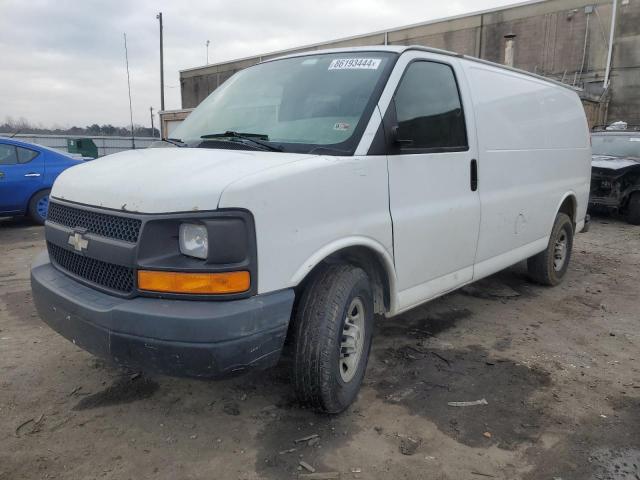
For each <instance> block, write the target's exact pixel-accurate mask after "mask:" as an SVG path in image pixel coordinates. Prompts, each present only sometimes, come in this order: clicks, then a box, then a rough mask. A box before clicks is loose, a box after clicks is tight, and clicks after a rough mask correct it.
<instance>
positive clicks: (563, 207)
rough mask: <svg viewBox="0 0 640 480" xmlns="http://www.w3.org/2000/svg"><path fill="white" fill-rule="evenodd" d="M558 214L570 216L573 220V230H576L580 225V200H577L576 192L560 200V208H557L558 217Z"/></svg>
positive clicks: (565, 195) (569, 193)
mask: <svg viewBox="0 0 640 480" xmlns="http://www.w3.org/2000/svg"><path fill="white" fill-rule="evenodd" d="M558 213H565V214H566V215H568V216H569V218H570V219H571V223H573V228H574V230H575V227H576V224H577V223H578V219H577V215H578V200H577V198H576V194H575V192H573V191H571V192H567V193H565V194H564V196H563V197H562V200H560V202H559V203H558V206H557V207H556V215H557V214H558ZM554 219H555V216H554ZM552 223H553V221H552Z"/></svg>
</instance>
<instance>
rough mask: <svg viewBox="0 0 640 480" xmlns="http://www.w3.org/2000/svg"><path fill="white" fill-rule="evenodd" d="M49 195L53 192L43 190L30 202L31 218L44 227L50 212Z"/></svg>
mask: <svg viewBox="0 0 640 480" xmlns="http://www.w3.org/2000/svg"><path fill="white" fill-rule="evenodd" d="M49 193H51V190H41V191H39V192H38V193H36V194H35V195H34V196H33V197H31V200H30V201H29V216H30V217H31V220H33V221H34V222H35V223H37V224H38V225H44V221H45V220H46V219H47V211H48V210H49Z"/></svg>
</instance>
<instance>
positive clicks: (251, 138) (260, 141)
mask: <svg viewBox="0 0 640 480" xmlns="http://www.w3.org/2000/svg"><path fill="white" fill-rule="evenodd" d="M200 138H204V139H207V138H222V139H224V138H237V139H239V140H244V141H246V142H251V143H253V144H255V145H259V146H261V147H263V150H264V149H266V150H271V151H272V152H282V150H283V149H282V147H277V146H275V145H271V144H269V143H267V142H268V141H269V136H268V135H264V134H262V133H238V132H233V131H231V130H227V131H226V132H224V133H210V134H208V135H202V136H201V137H200Z"/></svg>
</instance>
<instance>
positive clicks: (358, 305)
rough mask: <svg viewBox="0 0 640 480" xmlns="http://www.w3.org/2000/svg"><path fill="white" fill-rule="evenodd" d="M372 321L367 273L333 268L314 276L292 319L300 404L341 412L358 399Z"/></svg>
mask: <svg viewBox="0 0 640 480" xmlns="http://www.w3.org/2000/svg"><path fill="white" fill-rule="evenodd" d="M373 318H374V315H373V296H372V292H371V285H370V282H369V278H368V276H367V274H366V273H365V272H364V270H362V269H360V268H358V267H355V266H352V265H347V264H338V265H335V264H331V265H326V266H323V267H321V269H320V270H319V271H318V272H316V273H315V274H314V276H313V277H312V278H311V280H310V282H309V283H308V284H307V285H306V287H305V289H304V291H303V293H302V296H301V298H300V301H299V303H298V306H297V309H296V314H295V318H294V322H295V323H294V330H293V345H292V346H293V383H294V387H295V390H296V393H297V396H298V399H299V400H300V401H301V402H302V403H304V404H307V405H309V406H311V407H312V408H314V409H315V410H318V411H321V412H326V413H339V412H341V411H343V410H344V409H346V408H347V407H348V406H349V405H350V404H351V403H352V402H353V401H354V400H355V398H356V396H357V394H358V391H359V389H360V385H361V383H362V379H363V377H364V373H365V370H366V367H367V360H368V357H369V350H370V348H371V335H372V333H373ZM357 349H359V354H357V352H356V350H357ZM352 354H353V355H354V356H353V357H351V358H350V357H349V356H350V355H352ZM355 355H357V357H356V356H355Z"/></svg>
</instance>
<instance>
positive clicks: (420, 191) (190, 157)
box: [32, 46, 591, 412]
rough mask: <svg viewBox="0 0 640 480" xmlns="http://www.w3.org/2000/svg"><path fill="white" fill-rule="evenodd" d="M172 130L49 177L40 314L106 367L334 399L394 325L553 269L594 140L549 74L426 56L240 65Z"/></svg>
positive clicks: (330, 55) (319, 57) (581, 209)
mask: <svg viewBox="0 0 640 480" xmlns="http://www.w3.org/2000/svg"><path fill="white" fill-rule="evenodd" d="M174 136H175V138H173V139H166V140H165V141H164V142H162V143H161V144H159V145H158V146H159V147H166V148H149V149H146V150H132V151H127V152H121V153H117V154H114V155H109V156H107V157H103V158H102V159H99V160H96V161H94V162H91V163H88V164H84V165H80V166H77V167H74V168H72V169H70V170H67V171H66V172H64V173H63V174H62V175H61V176H60V177H59V178H58V180H57V181H56V183H55V185H54V187H53V190H52V192H51V204H50V207H49V216H48V220H47V222H46V240H47V252H44V253H43V254H42V255H41V256H40V257H39V258H38V259H37V260H36V262H35V264H34V265H33V268H32V288H33V297H34V300H35V303H36V305H37V308H38V311H39V313H40V316H41V317H42V319H43V320H44V321H45V322H46V323H48V324H49V325H50V326H51V327H52V328H54V329H55V330H57V331H58V332H59V333H61V334H62V335H64V336H65V337H67V338H68V339H70V340H72V341H73V342H74V343H75V344H77V345H79V346H81V347H83V348H85V349H86V350H88V351H90V352H93V353H94V354H96V355H99V356H103V357H107V358H111V359H114V360H115V361H116V362H117V363H119V364H124V365H129V366H133V367H139V368H141V369H145V370H151V371H157V372H162V373H166V374H171V375H186V376H193V377H204V378H214V377H219V376H224V375H228V374H233V373H237V372H241V371H244V370H247V369H250V368H264V367H267V366H271V365H274V364H275V363H276V362H277V361H278V359H279V357H280V353H281V350H282V348H283V345H284V343H285V340H287V341H288V342H291V345H292V352H293V362H292V363H293V374H292V379H293V383H294V386H295V388H296V390H297V393H298V395H299V397H300V399H301V400H302V401H303V402H307V403H309V404H311V405H312V406H313V407H315V408H316V409H319V410H323V411H327V412H339V411H341V410H343V409H345V408H346V407H347V406H348V405H349V404H350V403H351V402H352V401H353V400H354V398H355V396H356V394H357V392H358V389H359V387H360V384H361V381H362V378H363V376H364V373H365V369H366V365H367V357H368V355H369V348H370V346H371V335H372V332H373V319H374V314H381V315H383V316H387V317H390V316H393V315H397V314H399V313H401V312H404V311H406V310H408V309H410V308H412V307H415V306H416V305H420V304H422V303H424V302H427V301H429V300H431V299H433V298H435V297H437V296H439V295H443V294H445V293H447V292H450V291H451V290H454V289H456V288H458V287H460V286H462V285H465V284H467V283H469V282H472V281H474V280H477V279H479V278H482V277H485V276H487V275H490V274H492V273H494V272H497V271H499V270H501V269H503V268H505V267H507V266H509V265H512V264H514V263H516V262H518V261H521V260H524V259H528V265H529V270H530V272H531V276H532V278H533V280H535V281H537V282H539V283H542V284H544V285H556V284H558V283H559V282H560V281H561V280H562V278H563V277H564V275H565V273H566V271H567V267H568V265H569V259H570V257H571V247H572V242H573V235H574V232H576V231H580V230H582V229H583V227H584V226H585V216H586V208H587V200H588V195H589V178H590V169H591V164H590V162H591V152H590V144H589V133H588V127H587V122H586V120H585V115H584V112H583V109H582V105H581V103H580V100H579V98H578V95H577V94H576V93H575V92H574V91H572V90H571V89H570V88H567V87H565V86H563V85H561V84H558V83H553V82H551V81H548V80H545V79H543V78H540V77H536V76H535V75H530V74H526V73H523V72H518V71H515V70H512V69H507V68H504V67H501V66H499V65H494V64H491V63H487V62H484V61H480V60H476V59H473V58H468V57H465V56H460V55H456V54H453V53H449V52H444V51H439V50H434V49H429V48H423V47H380V46H376V47H369V48H355V49H342V50H327V51H316V52H312V53H304V54H299V55H293V56H289V57H285V58H281V59H276V60H270V61H267V62H263V63H261V64H258V65H255V66H252V67H250V68H247V69H245V70H243V71H241V72H239V73H237V74H236V75H234V76H233V77H232V78H231V79H229V80H228V81H227V82H226V83H225V84H224V85H223V86H221V87H220V88H218V89H217V90H216V91H215V92H214V93H212V94H211V95H210V96H209V97H208V98H207V99H206V100H205V101H204V102H203V103H202V104H201V105H200V106H199V107H198V108H197V109H196V110H195V111H194V112H193V113H192V114H191V116H190V117H189V118H188V119H187V120H185V121H184V123H183V124H182V125H181V126H180V127H179V128H177V129H176V130H175V132H174Z"/></svg>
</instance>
